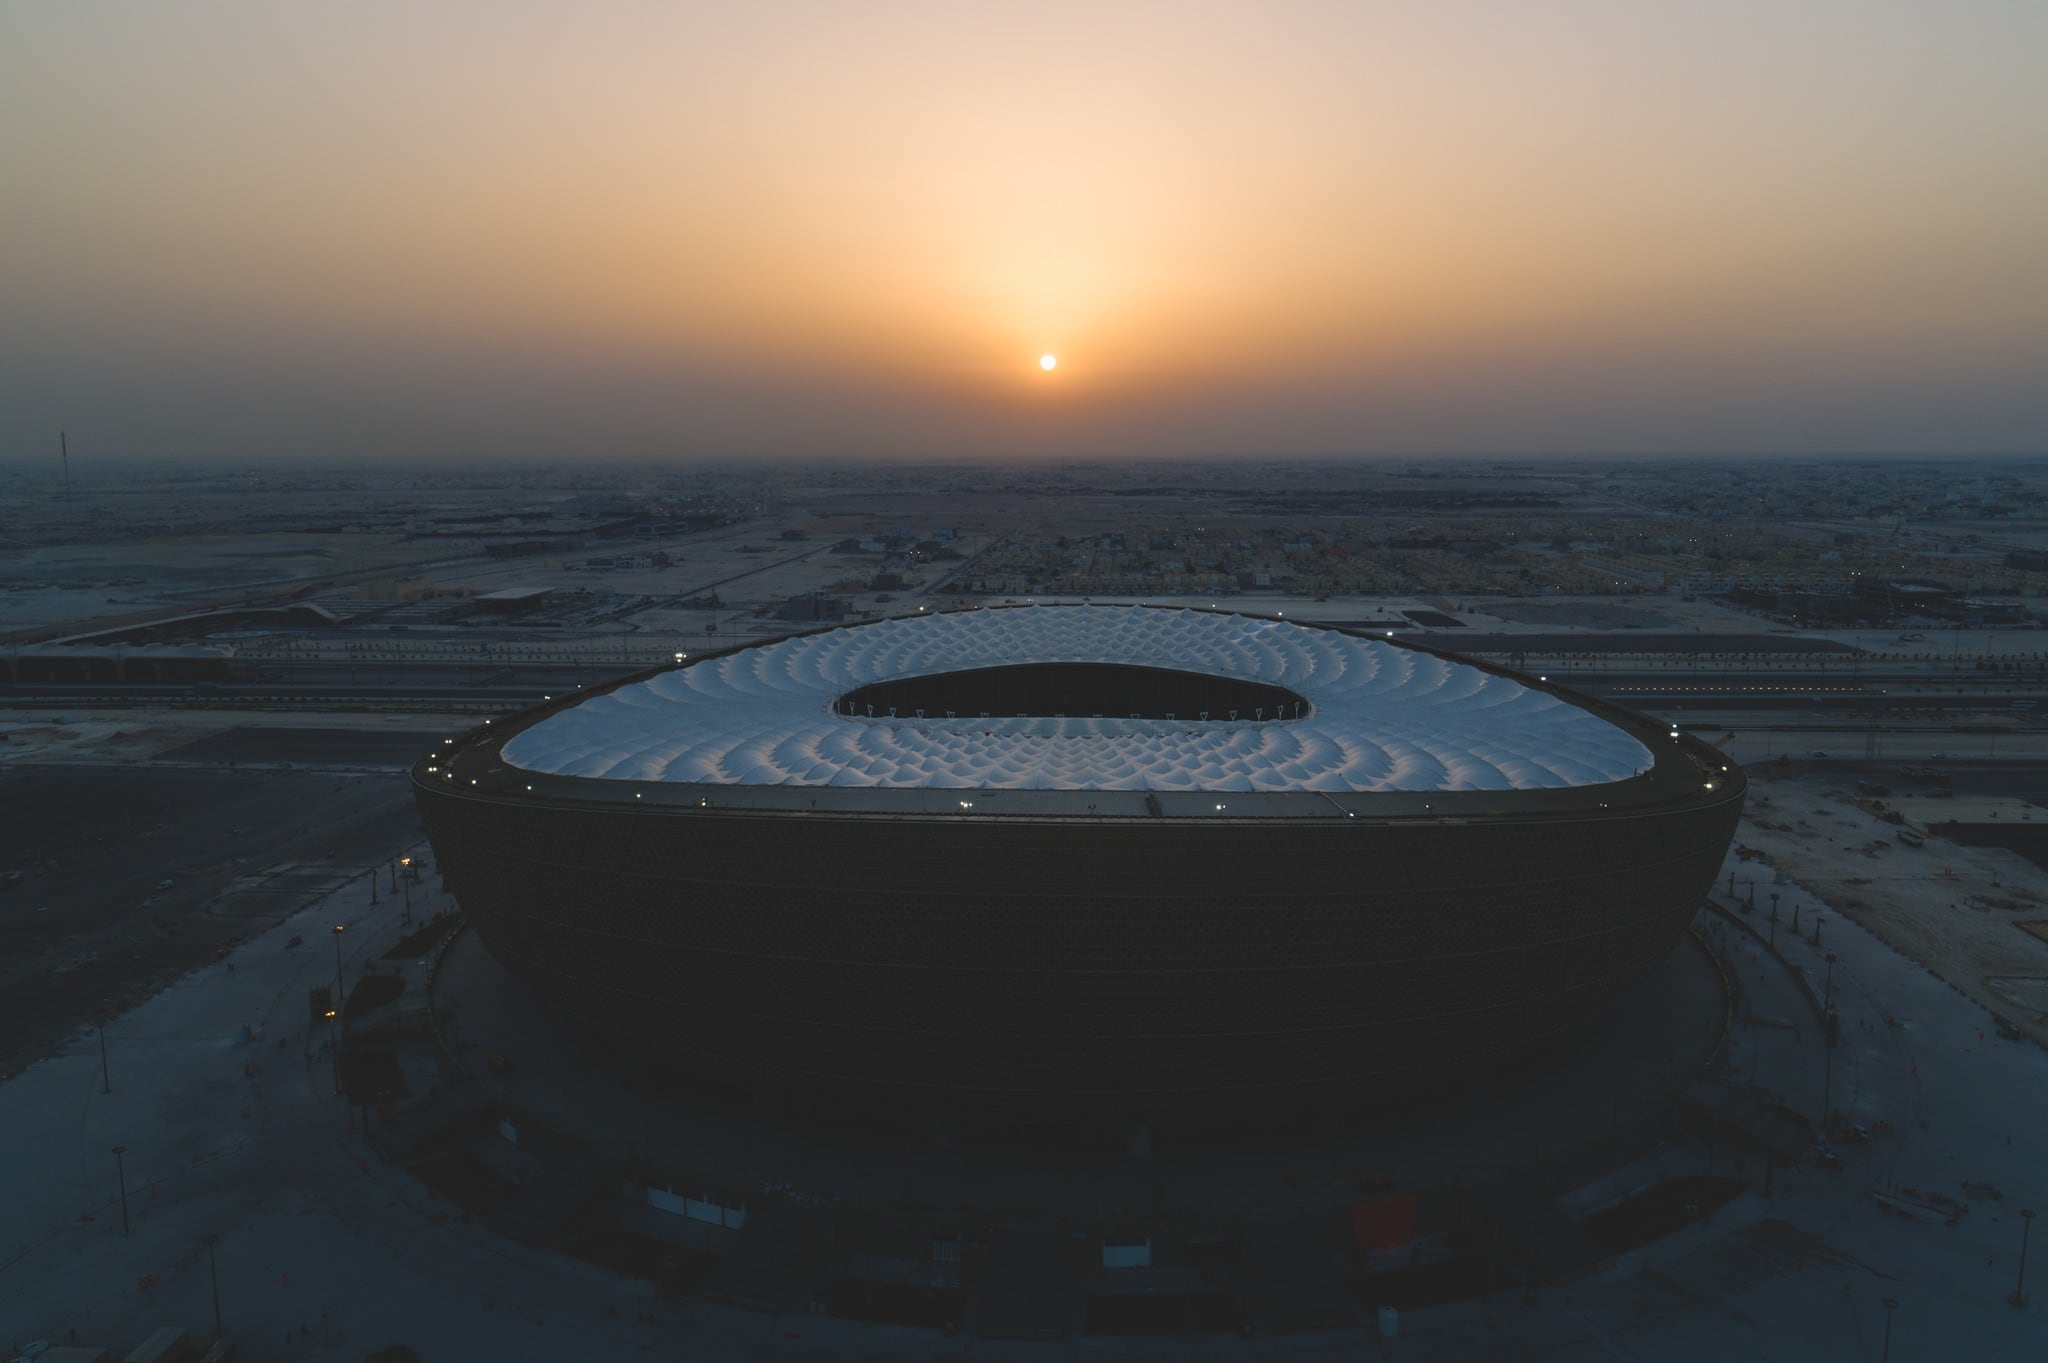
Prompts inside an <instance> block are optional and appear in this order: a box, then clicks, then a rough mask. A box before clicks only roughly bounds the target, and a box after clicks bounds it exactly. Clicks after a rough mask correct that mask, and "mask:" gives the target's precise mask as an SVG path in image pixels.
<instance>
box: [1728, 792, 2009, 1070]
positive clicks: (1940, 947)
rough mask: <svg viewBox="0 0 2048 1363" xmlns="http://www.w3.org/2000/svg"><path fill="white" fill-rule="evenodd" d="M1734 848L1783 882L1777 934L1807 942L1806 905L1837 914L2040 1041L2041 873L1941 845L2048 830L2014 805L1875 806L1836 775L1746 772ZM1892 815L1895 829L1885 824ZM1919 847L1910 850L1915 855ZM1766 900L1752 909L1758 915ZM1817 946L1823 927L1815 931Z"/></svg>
mask: <svg viewBox="0 0 2048 1363" xmlns="http://www.w3.org/2000/svg"><path fill="white" fill-rule="evenodd" d="M1750 776H1751V780H1752V785H1751V788H1750V799H1749V805H1748V808H1747V810H1746V811H1745V814H1744V817H1743V821H1742V827H1741V829H1740V831H1739V832H1738V834H1737V838H1738V840H1739V842H1740V844H1741V845H1742V846H1743V847H1744V848H1746V849H1748V850H1749V851H1751V852H1753V853H1756V854H1760V856H1761V859H1763V860H1764V861H1766V862H1767V863H1768V864H1769V865H1771V866H1773V867H1775V868H1777V869H1778V870H1780V871H1782V872H1784V874H1785V877H1786V881H1787V883H1786V884H1784V885H1782V886H1780V887H1779V888H1778V893H1779V896H1780V902H1779V906H1778V907H1779V913H1780V922H1779V925H1778V931H1779V932H1786V931H1789V930H1790V927H1791V916H1792V912H1793V908H1794V906H1795V905H1798V906H1799V908H1800V910H1801V919H1800V929H1801V931H1802V932H1805V933H1807V934H1808V935H1811V932H1812V925H1813V900H1814V899H1816V898H1824V899H1825V900H1826V901H1827V902H1828V903H1829V904H1831V905H1833V906H1834V907H1835V908H1836V909H1839V910H1840V911H1842V912H1845V913H1847V914H1849V915H1850V916H1851V917H1853V918H1854V919H1855V920H1856V921H1857V922H1859V923H1861V924H1862V925H1863V926H1865V927H1867V928H1869V929H1870V930H1871V931H1873V932H1875V933H1876V934H1877V935H1878V936H1880V937H1882V938H1883V939H1884V940H1885V941H1887V942H1889V943H1890V944H1891V945H1892V946H1893V947H1895V948H1896V949H1898V950H1899V951H1901V952H1903V953H1904V954H1905V955H1907V956H1909V957H1911V958H1912V959H1914V960H1916V961H1919V962H1920V963H1921V964H1923V965H1925V966H1927V967H1928V968H1930V969H1931V970H1933V971H1934V972H1935V973H1936V974H1937V975H1939V976H1941V977H1942V978H1943V979H1945V980H1947V981H1949V982H1950V983H1951V984H1953V985H1955V986H1956V987H1957V988H1959V989H1961V990H1962V991H1963V992H1964V993H1966V994H1968V995H1969V996H1970V997H1972V998H1974V999H1976V1000H1978V1001H1979V1002H1980V1003H1983V1004H1985V1005H1986V1006H1987V1007H1989V1008H1991V1009H1992V1010H1993V1011H1994V1012H1996V1013H1998V1014H1999V1015H2000V1016H2002V1017H2004V1018H2006V1019H2008V1020H2009V1021H2011V1022H2013V1023H2015V1024H2017V1025H2020V1026H2022V1027H2025V1028H2027V1029H2029V1030H2031V1031H2032V1032H2033V1033H2034V1034H2035V1035H2036V1036H2037V1037H2039V1038H2041V1039H2043V1040H2048V941H2044V940H2043V939H2042V937H2041V936H2039V935H2037V934H2036V932H2035V931H2034V930H2032V929H2031V928H2029V927H2028V926H2027V924H2029V923H2031V922H2036V921H2040V920H2043V919H2048V871H2044V870H2043V869H2042V868H2041V867H2039V866H2036V865H2034V864H2033V863H2031V862H2029V861H2028V860H2027V859H2026V858H2025V857H2022V856H2020V855H2018V854H2017V853H2014V852H2010V851H2007V850H2004V849H2002V848H1997V847H1970V846H1964V845H1961V844H1959V843H1957V842H1955V841H1953V840H1951V839H1949V838H1946V837H1943V836H1941V835H1940V830H1941V828H1942V827H1943V826H1944V825H1945V824H1946V823H1947V821H1948V820H1949V819H1952V818H1953V819H1960V820H1962V821H1964V822H1966V823H1975V822H1980V821H1983V822H1991V821H1995V820H2004V821H2008V822H2032V821H2038V820H2048V810H2044V809H2041V808H2039V807H2036V806H2034V805H2032V804H2030V803H2029V802H2028V801H2027V800H2025V799H2022V798H2019V797H2017V796H2012V795H1994V794H1973V793H1972V792H1971V791H1970V790H1968V789H1967V788H1966V787H1963V788H1959V790H1958V792H1957V793H1956V794H1955V795H1953V796H1949V797H1945V798H1935V797H1933V796H1930V795H1927V794H1925V793H1919V792H1917V790H1916V792H1915V793H1903V792H1899V793H1892V794H1887V795H1872V794H1869V793H1867V792H1859V791H1858V790H1857V788H1856V781H1855V780H1854V779H1853V778H1851V777H1848V776H1845V775H1841V774H1836V773H1826V774H1821V773H1813V772H1803V773H1802V772H1800V771H1799V770H1797V769H1796V767H1795V768H1793V769H1784V768H1776V767H1770V766H1762V767H1757V768H1753V769H1752V770H1751V772H1750ZM1890 813H1896V814H1897V815H1898V816H1899V817H1900V818H1901V819H1902V820H1903V822H1901V823H1893V822H1891V821H1889V820H1888V819H1887V818H1886V817H1885V816H1886V815H1887V814H1890ZM1915 842H1917V843H1918V844H1919V845H1917V846H1915V845H1914V843H1915ZM1764 908H1765V901H1762V900H1760V901H1759V910H1760V911H1761V910H1763V909H1764ZM1823 935H1825V928H1823Z"/></svg>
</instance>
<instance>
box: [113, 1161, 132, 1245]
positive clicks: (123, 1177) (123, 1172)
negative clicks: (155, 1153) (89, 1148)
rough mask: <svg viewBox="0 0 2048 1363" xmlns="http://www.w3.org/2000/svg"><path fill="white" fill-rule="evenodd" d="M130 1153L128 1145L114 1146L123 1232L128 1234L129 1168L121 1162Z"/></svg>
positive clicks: (115, 1173) (115, 1172) (115, 1174)
mask: <svg viewBox="0 0 2048 1363" xmlns="http://www.w3.org/2000/svg"><path fill="white" fill-rule="evenodd" d="M127 1153H128V1147H127V1146H125V1145H117V1146H115V1147H114V1177H115V1178H117V1179H119V1180H120V1183H121V1234H123V1235H126V1234H128V1233H129V1232H128V1170H127V1169H126V1168H125V1167H123V1165H122V1163H121V1156H123V1155H125V1154H127Z"/></svg>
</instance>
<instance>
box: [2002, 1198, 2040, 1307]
mask: <svg viewBox="0 0 2048 1363" xmlns="http://www.w3.org/2000/svg"><path fill="white" fill-rule="evenodd" d="M2033 1229H2034V1209H2033V1208H2032V1207H2022V1208H2020V1276H2019V1281H2018V1282H2017V1283H2015V1284H2014V1285H2013V1289H2012V1295H2011V1296H2010V1297H2008V1298H2006V1300H2007V1301H2009V1302H2011V1303H2012V1304H2013V1305H2014V1306H2025V1305H2026V1304H2027V1237H2028V1236H2029V1235H2031V1234H2032V1233H2033Z"/></svg>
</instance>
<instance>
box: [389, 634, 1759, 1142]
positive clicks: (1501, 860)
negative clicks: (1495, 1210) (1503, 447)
mask: <svg viewBox="0 0 2048 1363" xmlns="http://www.w3.org/2000/svg"><path fill="white" fill-rule="evenodd" d="M850 628H853V629H862V628H867V627H866V626H853V627H850ZM752 647H759V645H755V646H752ZM1422 651H1424V652H1427V651H1428V650H1422ZM682 665H683V666H696V665H699V664H698V663H697V662H691V663H685V664H682ZM1471 665H1472V666H1479V667H1480V668H1481V670H1483V671H1486V672H1489V673H1493V674H1495V675H1497V676H1507V677H1511V678H1513V679H1514V680H1515V681H1518V682H1520V683H1521V684H1522V685H1524V686H1526V687H1528V688H1530V689H1533V690H1539V691H1544V692H1548V693H1550V694H1552V695H1555V696H1559V697H1562V698H1563V699H1565V700H1566V701H1568V702H1569V703H1570V704H1572V705H1574V706H1576V707H1578V708H1579V709H1581V710H1585V711H1589V712H1591V713H1593V714H1596V715H1598V716H1599V717H1600V718H1601V719H1602V720H1605V721H1607V722H1608V723H1611V724H1614V725H1616V726H1619V727H1621V728H1622V729H1624V730H1626V731H1627V732H1628V733H1630V734H1631V735H1633V736H1634V737H1635V738H1636V739H1637V740H1638V741H1640V742H1641V743H1642V744H1643V746H1644V747H1645V748H1646V749H1647V750H1648V751H1649V753H1650V754H1651V755H1652V757H1653V759H1654V761H1653V762H1652V763H1651V764H1650V765H1649V766H1648V769H1647V770H1643V771H1640V772H1638V773H1637V774H1635V775H1632V776H1629V777H1627V778H1625V779H1622V780H1618V781H1608V782H1601V783H1598V784H1591V785H1581V786H1572V787H1565V788H1557V789H1536V790H1529V789H1519V790H1470V789H1457V790H1436V791H1377V792H1362V793H1345V794H1341V795H1338V796H1335V797H1333V796H1332V795H1330V794H1328V793H1325V792H1317V791H1296V790H1274V791H1260V792H1233V793H1229V794H1219V793H1215V792H1191V791H1185V790H1181V791H1137V790H1092V791H1082V790H1075V791H1045V790H994V791H975V790H961V789H951V788H948V789H904V788H893V789H873V788H850V789H849V788H841V787H835V786H822V787H820V786H761V787H747V788H734V787H732V786H713V785H707V784H692V783H687V782H684V783H679V782H675V781H622V780H616V779H602V778H592V777H587V776H577V775H559V774H547V773H542V772H536V771H533V770H528V769H523V768H521V767H518V766H515V765H512V764H510V763H508V762H507V761H506V760H505V757H504V753H503V749H504V747H505V745H506V744H507V743H508V742H509V741H511V740H512V739H513V738H515V737H516V736H517V735H518V734H520V733H522V732H524V731H526V730H527V729H529V728H531V727H532V726H533V725H535V724H538V723H542V722H545V721H546V720H547V719H548V718H549V717H550V716H552V715H555V714H559V713H562V712H563V711H565V710H566V709H568V708H570V707H573V706H576V705H581V704H587V703H588V701H589V698H590V696H591V695H593V694H598V693H593V692H578V693H577V694H576V695H575V696H573V697H563V698H560V699H558V700H556V701H554V702H553V703H551V704H548V705H544V706H542V707H539V708H537V709H535V710H532V711H529V712H526V713H524V714H521V715H518V716H515V717H512V718H510V719H509V720H503V721H499V722H497V723H494V724H492V725H489V726H487V727H485V728H483V729H480V730H478V731H475V732H473V733H471V734H469V735H467V736H465V737H463V738H460V739H456V740H450V741H449V742H447V743H446V744H444V745H443V747H442V748H441V749H440V750H439V751H437V752H436V753H434V754H432V755H431V756H429V757H427V758H425V759H423V760H422V761H421V762H420V763H419V764H418V765H417V766H416V767H415V768H414V771H413V786H414V791H415V794H416V796H417V799H418V802H419V807H420V810H421V813H422V815H423V817H424V819H425V823H426V828H427V832H428V836H429V838H430V840H431V842H432V845H433V848H434V850H435V853H436V854H437V856H438V858H439V860H440V863H441V866H442V868H443V870H444V871H445V873H446V874H447V876H448V880H449V884H450V886H451V888H452V889H453V891H454V893H455V896H456V898H457V900H458V901H459V903H460V904H461V906H462V909H463V911H464V913H465V915H466V917H467V920H468V922H469V923H470V924H472V925H473V926H474V928H475V930H476V932H477V933H478V935H479V936H480V937H481V939H482V941H483V942H484V944H485V945H486V946H487V947H488V948H489V950H490V952H491V953H492V955H493V956H495V957H496V958H497V960H498V961H499V962H500V963H501V964H502V965H503V966H504V967H505V968H506V969H507V970H509V971H511V972H512V973H513V974H514V975H515V976H517V977H518V978H519V979H521V980H522V981H524V982H525V983H526V984H528V985H529V986H531V987H532V989H533V990H534V991H535V992H536V993H537V994H538V995H539V996H540V997H541V998H542V999H543V1000H544V1001H545V1003H546V1004H547V1005H548V1006H550V1007H552V1008H553V1009H554V1010H557V1011H558V1012H559V1013H560V1014H562V1015H563V1016H564V1017H565V1018H567V1019H570V1020H573V1021H574V1022H575V1023H577V1024H580V1025H581V1026H583V1027H584V1028H587V1029H589V1030H591V1031H594V1032H596V1033H598V1034H600V1035H602V1036H604V1037H607V1038H610V1039H614V1040H616V1041H618V1042H620V1043H624V1044H625V1045H627V1046H629V1047H631V1048H634V1049H636V1050H638V1051H639V1052H641V1053H644V1054H647V1055H649V1056H651V1057H654V1058H656V1059H658V1060H659V1061H660V1062H661V1063H662V1064H663V1065H664V1066H665V1067H666V1068H668V1069H670V1070H671V1071H673V1072H676V1073H679V1074H681V1075H685V1076H692V1077H695V1078H697V1079H700V1080H702V1081H705V1082H708V1083H714V1084H719V1085H729V1086H733V1087H736V1088H739V1089H744V1090H750V1091H755V1092H761V1093H767V1094H773V1095H780V1096H781V1097H784V1098H788V1099H791V1100H792V1101H797V1102H800V1103H804V1104H809V1105H814V1106H816V1107H818V1108H821V1109H838V1108H845V1109H863V1110H885V1111H891V1112H919V1111H930V1112H933V1113H939V1114H944V1113H948V1112H961V1113H968V1112H980V1113H993V1114H1005V1113H1014V1114H1034V1115H1036V1116H1040V1117H1046V1116H1051V1117H1054V1118H1058V1117H1060V1116H1063V1115H1064V1116H1071V1117H1076V1118H1101V1119H1105V1120H1112V1121H1113V1120H1118V1119H1123V1120H1133V1119H1139V1118H1144V1119H1171V1118H1173V1117H1174V1116H1176V1115H1181V1114H1185V1115H1190V1116H1205V1117H1213V1116H1219V1115H1223V1116H1228V1115H1230V1114H1240V1115H1248V1114H1257V1113H1272V1112H1283V1111H1284V1112H1298V1111H1314V1110H1317V1109H1319V1108H1322V1107H1325V1106H1333V1105H1334V1106H1345V1107H1355V1106H1357V1105H1359V1104H1361V1103H1370V1102H1371V1101H1372V1096H1373V1095H1374V1094H1375V1093H1383V1092H1391V1091H1394V1090H1398V1089H1400V1088H1401V1087H1403V1086H1404V1085H1407V1084H1411V1083H1413V1082H1416V1081H1433V1080H1436V1079H1438V1078H1440V1077H1442V1076H1445V1075H1455V1074H1460V1073H1468V1072H1473V1071H1476V1070H1478V1069H1481V1068H1483V1067H1485V1066H1487V1065H1489V1064H1492V1063H1497V1062H1500V1061H1502V1060H1504V1059H1507V1058H1509V1057H1512V1056H1514V1055H1517V1054H1520V1053H1523V1052H1526V1051H1528V1050H1530V1049H1531V1048H1536V1047H1541V1046H1544V1045H1546V1044H1549V1043H1553V1042H1555V1041H1557V1040H1559V1039H1560V1038H1564V1037H1566V1036H1568V1035H1569V1034H1570V1033H1571V1032H1573V1030H1574V1029H1577V1028H1580V1027H1583V1026H1586V1025H1588V1024H1590V1023H1592V1022H1594V1021H1595V1020H1596V1019H1597V1018H1598V1017H1599V1016H1600V1014H1601V1012H1602V1010H1603V1009H1604V1008H1605V1007H1606V1006H1607V1005H1608V1004H1609V1003H1610V1002H1611V1001H1612V1000H1613V999H1614V998H1615V996H1616V995H1617V993H1619V992H1620V991H1621V990H1623V989H1624V988H1625V987H1626V986H1628V985H1629V984H1631V983H1632V982H1635V981H1637V980H1639V979H1641V978H1642V977H1643V976H1645V975H1646V974H1647V973H1648V972H1650V971H1651V970H1652V969H1653V968H1654V967H1656V966H1657V965H1658V964H1659V963H1660V962H1661V961H1662V960H1663V959H1664V958H1665V957H1666V956H1667V955H1668V954H1669V953H1670V951H1671V950H1672V949H1673V947H1674V945H1675V944H1676V943H1677V942H1678V940H1679V939H1680V937H1681V936H1682V935H1683V934H1684V933H1685V931H1686V929H1687V927H1688V925H1689V924H1690V923H1691V921H1692V919H1693V916H1694V914H1695V912H1696V911H1697V909H1698V908H1699V906H1700V904H1701V902H1702V900H1703V898H1704V896H1705V893H1706V891H1707V888H1708V886H1709V884H1710V883H1711V881H1712V880H1713V878H1714V876H1715V875H1716V873H1717V871H1718V869H1719V867H1720V866H1721V863H1722V859H1723V858H1724V856H1725V855H1726V853H1727V850H1728V847H1729V844H1730V841H1731V839H1732V837H1733V835H1734V830H1735V824H1736V820H1737V818H1738V816H1739V815H1740V812H1741V807H1742V801H1743V796H1744V792H1745V789H1746V781H1745V779H1744V777H1743V775H1742V773H1741V771H1740V769H1739V768H1736V767H1735V766H1734V765H1733V764H1732V763H1730V762H1729V761H1728V760H1727V759H1726V758H1725V757H1724V756H1723V755H1722V754H1720V753H1719V752H1717V751H1715V750H1714V749H1713V748H1711V747H1710V746H1708V745H1706V744H1703V743H1701V742H1699V741H1697V740H1696V739H1693V738H1690V737H1683V736H1680V735H1678V734H1677V733H1676V731H1674V730H1672V729H1670V728H1669V727H1668V726H1665V725H1661V724H1658V723H1656V722H1654V721H1649V720H1646V719H1644V718H1642V717H1640V716H1637V715H1634V714H1631V713H1629V712H1625V711H1622V710H1619V709H1616V708H1614V707H1609V706H1606V705H1603V704H1601V703H1599V702H1595V701H1592V700H1589V699H1586V698H1582V697H1577V696H1574V695H1571V694H1569V693H1566V692H1564V691H1563V690H1562V689H1561V688H1558V687H1554V686H1551V685H1549V684H1548V683H1545V682H1542V681H1539V680H1538V679H1536V678H1533V677H1525V676H1521V675H1519V674H1515V673H1508V672H1505V671H1504V670H1502V669H1495V668H1490V667H1484V666H1483V665H1478V664H1471ZM1131 670H1132V671H1134V672H1142V671H1145V670H1146V669H1142V668H1140V669H1131ZM634 680H635V679H632V678H628V679H624V680H622V681H620V682H617V683H613V684H612V686H611V687H608V688H601V689H600V691H602V690H611V689H616V688H617V687H620V686H625V685H629V684H631V683H632V682H633V681H634ZM1014 680H1015V679H1014V678H1011V679H1008V681H1014ZM1120 680H1122V681H1127V680H1129V679H1127V678H1126V679H1119V678H1115V677H1109V676H1106V675H1105V676H1097V677H1093V678H1091V677H1089V676H1087V675H1085V670H1084V672H1083V673H1081V674H1076V675H1075V676H1072V677H1069V678H1066V682H1067V683H1069V684H1071V685H1073V686H1078V687H1081V688H1083V689H1084V690H1085V689H1086V688H1087V687H1089V686H1099V687H1110V688H1112V689H1114V688H1115V687H1116V686H1117V685H1118V684H1120ZM996 682H1005V684H1007V682H1006V681H1005V679H1001V678H997V679H994V681H991V679H989V678H986V677H983V678H977V679H968V680H967V681H963V686H967V685H972V686H981V687H986V686H989V685H993V684H996ZM1226 682H1228V679H1219V680H1218V684H1224V683H1226ZM943 683H944V679H943V678H937V679H934V678H931V677H925V678H922V679H919V680H918V681H917V682H916V686H917V687H918V688H921V690H920V692H919V693H920V694H929V695H931V696H932V697H934V699H933V701H932V703H933V704H938V703H940V701H941V700H942V699H943V696H944V685H943ZM1178 684H1179V685H1182V686H1186V685H1196V686H1199V685H1200V684H1201V683H1200V679H1193V680H1189V679H1188V678H1186V677H1183V679H1182V681H1181V682H1180V683H1178ZM1232 684H1235V683H1232ZM1173 703H1174V704H1179V705H1183V706H1185V705H1187V704H1189V703H1190V702H1188V701H1186V700H1176V701H1174V702H1173ZM1135 704H1136V703H1135V702H1133V705H1134V712H1135Z"/></svg>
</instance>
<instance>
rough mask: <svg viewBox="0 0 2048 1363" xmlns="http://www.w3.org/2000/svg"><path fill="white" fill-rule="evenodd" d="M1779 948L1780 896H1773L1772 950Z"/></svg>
mask: <svg viewBox="0 0 2048 1363" xmlns="http://www.w3.org/2000/svg"><path fill="white" fill-rule="evenodd" d="M1777 949H1778V896H1776V895H1772V896H1771V950H1772V951H1776V950H1777Z"/></svg>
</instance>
